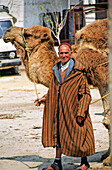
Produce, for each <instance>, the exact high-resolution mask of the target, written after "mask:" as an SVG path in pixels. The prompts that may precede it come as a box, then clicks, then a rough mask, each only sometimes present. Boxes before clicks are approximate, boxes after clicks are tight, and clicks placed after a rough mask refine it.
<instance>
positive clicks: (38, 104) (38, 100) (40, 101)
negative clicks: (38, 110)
mask: <svg viewBox="0 0 112 170" xmlns="http://www.w3.org/2000/svg"><path fill="white" fill-rule="evenodd" d="M45 101H46V97H41V98H40V99H36V100H35V101H34V103H36V104H35V105H36V106H40V105H41V103H44V102H45Z"/></svg>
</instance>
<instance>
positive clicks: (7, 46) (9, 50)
mask: <svg viewBox="0 0 112 170" xmlns="http://www.w3.org/2000/svg"><path fill="white" fill-rule="evenodd" d="M0 7H1V6H0ZM0 9H1V8H0ZM11 26H13V20H12V17H11V16H10V15H9V14H8V12H6V11H5V10H3V9H2V10H0V72H1V70H4V71H5V70H9V69H10V71H11V72H12V73H18V66H19V65H21V60H20V56H18V55H17V54H16V49H15V47H14V46H13V45H12V44H11V43H10V42H9V43H5V42H4V41H3V39H2V36H3V33H4V32H5V31H6V30H7V29H8V28H10V27H11Z"/></svg>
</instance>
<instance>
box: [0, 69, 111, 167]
mask: <svg viewBox="0 0 112 170" xmlns="http://www.w3.org/2000/svg"><path fill="white" fill-rule="evenodd" d="M0 87H1V88H0V150H1V151H0V170H28V169H38V170H42V168H43V167H47V166H48V165H49V164H50V163H52V161H53V159H54V157H55V150H54V149H52V148H46V149H45V148H43V146H42V144H41V132H42V118H43V107H44V105H41V106H40V107H38V108H37V107H36V106H35V104H34V100H35V99H36V93H35V90H34V84H33V83H32V82H31V81H30V80H29V79H28V78H27V76H26V74H25V71H24V69H20V73H19V75H15V76H12V75H11V76H1V77H0ZM37 90H38V95H39V97H40V96H42V95H43V94H45V93H46V92H47V88H46V87H44V86H42V85H40V84H39V85H37ZM91 95H92V98H93V101H94V100H96V99H98V98H100V94H99V92H98V90H97V89H94V88H91ZM90 115H91V119H92V122H93V129H94V135H95V145H96V153H95V155H93V156H90V157H89V158H88V160H89V162H90V165H91V168H90V169H110V167H103V164H102V162H101V161H100V159H101V155H102V154H103V153H105V152H106V151H107V149H108V146H109V144H108V131H107V130H106V129H105V127H104V126H103V125H102V119H103V107H102V102H101V101H99V102H97V103H95V104H92V105H90ZM62 162H63V169H64V170H74V169H75V168H76V167H77V166H78V165H79V164H80V158H72V157H67V156H65V155H63V157H62Z"/></svg>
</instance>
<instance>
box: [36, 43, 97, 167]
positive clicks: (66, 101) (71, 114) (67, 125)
mask: <svg viewBox="0 0 112 170" xmlns="http://www.w3.org/2000/svg"><path fill="white" fill-rule="evenodd" d="M71 55H72V48H71V45H70V44H68V43H62V44H60V46H59V57H60V60H61V61H60V62H58V63H56V64H55V65H54V66H53V68H52V70H53V72H54V75H53V77H52V79H51V83H50V86H49V90H48V93H47V97H46V98H45V97H42V98H40V99H39V100H35V102H36V105H37V106H39V105H40V104H41V102H45V108H44V116H43V129H42V143H43V146H44V147H56V158H55V160H54V162H53V164H51V165H50V166H49V167H48V168H44V169H43V170H62V164H61V154H65V155H68V156H73V157H81V165H80V166H79V167H78V168H77V169H78V170H79V169H81V170H87V169H88V168H89V163H88V161H87V156H89V155H92V154H94V152H95V146H94V135H93V128H92V123H91V119H90V116H89V113H88V107H89V103H90V101H91V96H90V91H89V87H88V83H87V80H86V77H85V74H84V67H83V66H82V64H80V63H79V62H77V61H76V60H75V59H74V58H72V56H71Z"/></svg>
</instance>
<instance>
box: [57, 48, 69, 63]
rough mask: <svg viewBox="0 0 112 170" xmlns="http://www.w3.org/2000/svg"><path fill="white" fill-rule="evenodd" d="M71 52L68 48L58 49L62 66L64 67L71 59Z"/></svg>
mask: <svg viewBox="0 0 112 170" xmlns="http://www.w3.org/2000/svg"><path fill="white" fill-rule="evenodd" d="M71 53H72V52H71V51H70V48H69V47H68V46H61V47H60V49H59V53H58V54H59V57H60V59H61V61H62V65H65V64H66V63H67V62H68V61H69V59H70V58H71Z"/></svg>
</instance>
